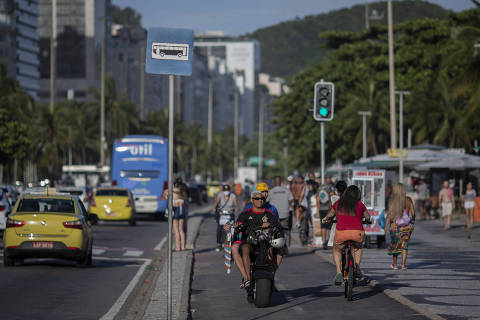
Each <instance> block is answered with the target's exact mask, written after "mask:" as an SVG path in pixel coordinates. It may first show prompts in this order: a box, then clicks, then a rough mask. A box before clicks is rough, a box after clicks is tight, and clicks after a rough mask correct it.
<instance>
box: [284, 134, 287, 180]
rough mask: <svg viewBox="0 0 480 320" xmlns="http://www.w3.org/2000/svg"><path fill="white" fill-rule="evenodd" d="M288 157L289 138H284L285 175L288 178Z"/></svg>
mask: <svg viewBox="0 0 480 320" xmlns="http://www.w3.org/2000/svg"><path fill="white" fill-rule="evenodd" d="M287 159H288V139H287V138H284V139H283V177H284V178H285V179H286V178H287V175H288V166H287Z"/></svg>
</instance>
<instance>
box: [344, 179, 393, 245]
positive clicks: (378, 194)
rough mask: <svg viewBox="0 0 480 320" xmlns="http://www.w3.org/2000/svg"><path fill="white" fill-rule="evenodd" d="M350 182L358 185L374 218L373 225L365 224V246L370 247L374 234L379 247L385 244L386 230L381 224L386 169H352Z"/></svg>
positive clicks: (383, 209)
mask: <svg viewBox="0 0 480 320" xmlns="http://www.w3.org/2000/svg"><path fill="white" fill-rule="evenodd" d="M349 177H350V184H354V185H356V186H357V187H358V188H359V189H360V191H361V193H362V202H363V203H364V204H365V206H366V207H367V209H368V213H369V214H370V216H371V217H372V219H373V223H372V224H371V225H364V228H365V235H366V237H365V246H366V247H367V248H368V247H370V242H371V240H372V236H376V237H377V245H378V247H384V246H385V232H384V230H383V228H382V227H380V225H379V218H380V215H381V214H382V212H383V213H384V214H385V215H386V213H385V170H351V172H350V174H349Z"/></svg>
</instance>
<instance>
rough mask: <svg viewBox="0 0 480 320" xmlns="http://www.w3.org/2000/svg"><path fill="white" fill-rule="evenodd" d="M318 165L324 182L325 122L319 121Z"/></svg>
mask: <svg viewBox="0 0 480 320" xmlns="http://www.w3.org/2000/svg"><path fill="white" fill-rule="evenodd" d="M320 152H321V155H320V166H321V172H322V184H324V183H325V122H323V121H322V122H320Z"/></svg>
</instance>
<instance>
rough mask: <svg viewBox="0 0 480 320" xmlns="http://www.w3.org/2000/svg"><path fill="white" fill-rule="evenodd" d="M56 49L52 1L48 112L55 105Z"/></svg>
mask: <svg viewBox="0 0 480 320" xmlns="http://www.w3.org/2000/svg"><path fill="white" fill-rule="evenodd" d="M56 48H57V0H52V29H51V34H50V112H52V113H53V108H54V105H55V76H56V73H55V55H56Z"/></svg>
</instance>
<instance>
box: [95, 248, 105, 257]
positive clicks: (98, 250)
mask: <svg viewBox="0 0 480 320" xmlns="http://www.w3.org/2000/svg"><path fill="white" fill-rule="evenodd" d="M104 252H105V250H104V249H93V250H92V254H93V255H94V256H99V255H101V254H103V253H104Z"/></svg>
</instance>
